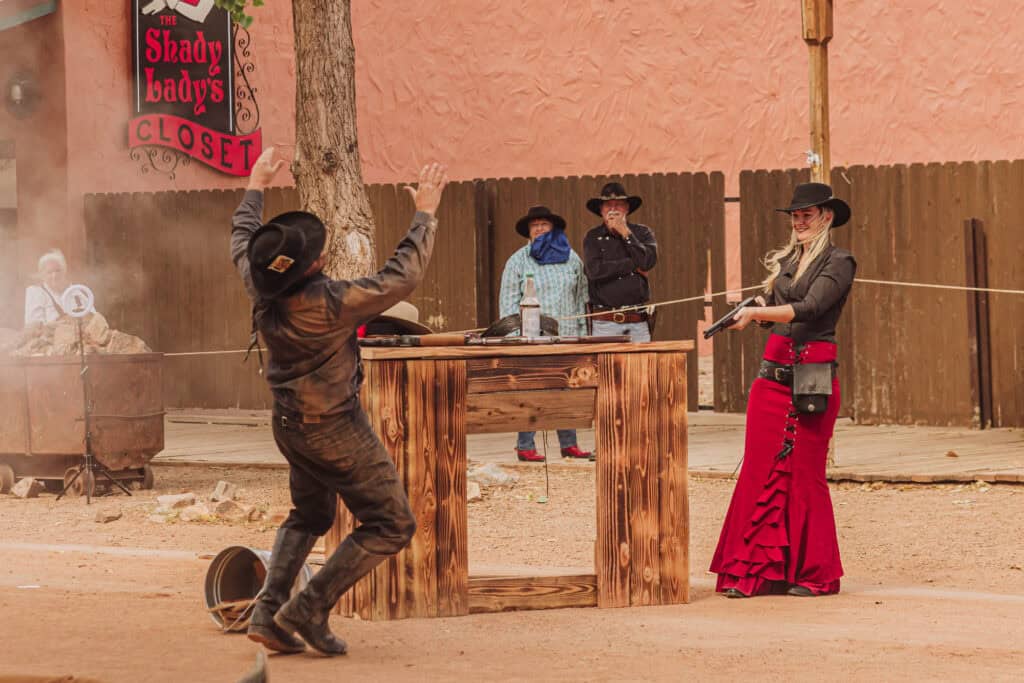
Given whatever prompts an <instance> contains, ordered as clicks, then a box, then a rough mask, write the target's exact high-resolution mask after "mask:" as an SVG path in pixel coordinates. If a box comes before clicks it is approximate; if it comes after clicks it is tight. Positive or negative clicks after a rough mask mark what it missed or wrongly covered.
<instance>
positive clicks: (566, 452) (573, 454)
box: [562, 445, 590, 460]
mask: <svg viewBox="0 0 1024 683" xmlns="http://www.w3.org/2000/svg"><path fill="white" fill-rule="evenodd" d="M562 457H563V458H580V459H588V460H589V459H590V451H585V450H582V449H581V448H580V447H579V446H578V445H577V446H569V447H568V448H563V449H562Z"/></svg>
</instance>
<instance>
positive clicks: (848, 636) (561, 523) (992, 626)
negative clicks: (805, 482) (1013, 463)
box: [0, 466, 1024, 682]
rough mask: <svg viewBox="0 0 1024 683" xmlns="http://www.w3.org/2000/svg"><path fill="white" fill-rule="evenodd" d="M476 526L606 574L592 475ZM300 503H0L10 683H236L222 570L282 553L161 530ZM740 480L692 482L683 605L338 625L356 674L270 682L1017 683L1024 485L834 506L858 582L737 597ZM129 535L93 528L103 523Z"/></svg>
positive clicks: (174, 483) (273, 485) (575, 477)
mask: <svg viewBox="0 0 1024 683" xmlns="http://www.w3.org/2000/svg"><path fill="white" fill-rule="evenodd" d="M515 471H517V472H518V473H519V474H520V475H521V479H520V481H519V482H518V483H517V484H516V485H515V486H514V487H512V488H508V489H487V490H486V491H485V498H484V500H483V501H481V502H477V503H473V504H471V506H470V513H469V523H470V525H469V533H470V563H471V566H472V567H477V568H482V567H493V566H531V567H573V568H588V567H591V566H592V557H593V539H594V533H595V532H594V526H595V525H594V498H593V493H592V492H593V473H592V470H591V469H580V468H571V467H552V468H551V470H550V493H549V500H548V502H547V503H539V502H538V499H539V497H540V496H543V495H545V486H544V473H543V469H542V468H540V467H534V466H531V467H517V468H515ZM218 479H228V480H230V481H232V482H233V483H235V484H236V485H238V486H239V488H240V498H241V500H242V501H243V502H246V503H251V504H255V505H257V506H259V507H261V508H270V507H273V506H278V505H286V504H287V489H286V482H287V474H286V473H285V472H282V471H274V470H246V469H230V470H227V469H217V468H212V467H205V468H201V467H160V468H158V469H157V487H158V490H157V491H155V492H136V495H135V496H134V497H132V498H127V497H123V496H122V497H115V498H104V499H99V500H97V501H94V503H93V505H92V506H91V507H87V506H86V505H85V502H84V500H80V499H78V500H64V501H60V502H58V501H56V500H55V497H54V496H52V495H49V494H44V495H43V496H42V497H41V498H39V499H36V500H28V501H25V500H19V499H15V498H12V497H7V496H4V497H0V529H2V531H0V616H2V619H0V643H2V644H3V648H2V650H0V682H2V681H4V680H5V679H4V678H3V676H4V675H5V674H6V675H11V674H36V675H41V674H46V675H57V674H70V673H73V674H75V675H78V676H91V677H95V678H96V679H99V680H101V681H139V680H147V681H165V680H166V681H182V680H189V681H191V680H203V681H233V680H236V679H237V678H238V677H239V676H241V674H242V673H244V672H245V670H246V669H248V668H249V666H250V665H251V663H252V661H253V659H254V656H255V652H256V646H255V645H254V644H253V643H250V642H249V641H248V640H246V639H245V638H244V637H241V636H238V635H223V634H221V633H220V632H219V631H218V630H217V628H216V627H215V626H214V624H213V623H212V622H211V621H210V619H209V618H208V617H207V616H206V614H205V613H204V609H203V608H204V605H203V602H202V582H203V578H204V576H205V573H206V569H207V566H208V565H209V559H208V558H209V557H210V554H212V553H216V552H217V551H218V550H220V549H221V548H223V547H225V546H227V545H234V544H242V545H250V546H253V547H259V548H269V547H270V545H271V543H272V539H273V534H274V529H273V528H270V527H269V526H268V525H267V524H266V523H261V522H247V523H235V524H229V523H220V522H209V523H191V524H186V523H182V522H167V523H157V522H153V521H150V520H149V519H148V517H149V515H150V513H151V512H152V510H153V509H154V508H155V507H156V501H155V496H156V495H157V494H161V493H169V492H180V491H184V490H189V491H194V492H196V493H197V494H200V495H208V494H209V493H210V492H211V491H212V490H213V487H214V485H215V484H216V482H217V480H218ZM731 490H732V485H731V482H727V481H717V480H699V479H698V480H692V481H691V489H690V508H691V509H690V517H691V574H692V581H693V586H694V590H693V600H692V602H691V603H690V604H689V605H680V606H672V607H660V608H644V609H622V610H596V609H587V610H554V611H549V612H528V613H513V614H502V615H478V616H470V617H461V618H455V619H432V620H407V621H401V622H387V623H379V622H378V623H368V622H362V621H358V620H349V619H343V618H340V617H338V618H336V619H335V620H334V627H335V629H336V630H338V631H339V632H341V633H342V634H343V635H344V636H345V637H346V639H347V640H348V641H349V644H350V650H351V652H350V654H349V656H347V657H344V658H341V659H335V660H328V659H324V658H320V657H314V656H312V655H302V656H298V657H289V658H285V657H272V658H271V659H270V670H271V675H272V678H273V680H278V681H314V680H317V681H320V680H324V679H328V680H330V679H339V678H341V677H354V676H358V677H363V678H370V679H373V680H377V679H385V678H387V679H391V680H424V679H451V678H456V677H474V678H486V679H497V680H527V679H529V680H556V679H558V680H565V679H571V680H640V679H647V680H650V679H658V680H679V679H680V678H683V677H690V676H697V677H700V678H702V679H711V680H730V679H736V678H740V677H744V678H754V679H758V680H783V679H785V680H812V679H813V680H821V679H844V680H851V679H852V680H879V679H885V680H893V679H913V680H917V679H942V680H981V679H985V680H1011V679H1017V677H1018V676H1019V674H1020V671H1021V670H1024V625H1022V624H1024V619H1021V618H1020V615H1021V614H1022V613H1024V597H1022V596H1024V544H1022V542H1021V539H1022V538H1024V487H1020V486H1003V485H998V486H977V485H969V486H927V487H926V486H909V485H908V486H896V487H892V486H879V485H874V486H873V487H870V486H864V485H838V486H834V487H833V488H832V492H833V500H834V503H835V512H836V518H837V522H838V526H839V536H840V545H841V549H842V553H843V561H844V565H845V568H846V574H847V576H846V578H844V586H843V593H841V594H840V595H838V596H834V597H827V598H816V599H799V598H792V597H771V598H756V599H751V600H742V601H733V600H726V599H724V598H722V597H720V596H716V595H714V594H713V592H712V590H711V587H712V580H711V576H710V575H708V574H707V573H706V572H705V571H704V569H705V568H706V567H707V564H708V560H709V558H710V556H711V553H712V551H713V550H714V544H715V541H716V540H717V534H718V529H719V525H720V523H721V520H722V517H723V516H724V513H725V509H726V506H727V504H728V500H729V496H730V494H731ZM107 507H119V508H120V509H121V511H122V512H123V517H122V518H121V519H120V520H118V521H115V522H112V523H109V524H98V523H96V522H95V521H93V518H94V517H95V513H96V510H97V509H98V508H107Z"/></svg>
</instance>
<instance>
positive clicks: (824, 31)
mask: <svg viewBox="0 0 1024 683" xmlns="http://www.w3.org/2000/svg"><path fill="white" fill-rule="evenodd" d="M800 14H801V18H802V19H803V38H804V42H806V43H807V50H808V53H809V54H808V56H809V57H810V85H811V152H813V154H814V156H813V157H812V158H811V180H813V181H815V182H818V183H829V184H831V182H830V180H831V169H832V166H831V157H830V155H829V132H828V41H830V40H832V0H800Z"/></svg>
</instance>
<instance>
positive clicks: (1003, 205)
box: [715, 161, 1024, 427]
mask: <svg viewBox="0 0 1024 683" xmlns="http://www.w3.org/2000/svg"><path fill="white" fill-rule="evenodd" d="M806 179H807V172H806V170H800V171H745V172H743V173H742V174H741V175H740V197H741V202H740V216H741V217H740V228H741V233H742V272H743V283H744V284H745V285H746V284H754V283H756V282H757V281H758V280H760V279H761V278H762V277H763V275H764V269H763V267H762V266H761V265H760V264H759V263H758V259H759V258H760V257H761V256H762V255H763V254H764V253H765V252H766V251H768V250H769V249H770V248H773V247H775V246H778V245H779V244H781V243H783V242H785V240H786V239H787V236H788V225H787V222H786V218H785V216H783V215H781V214H777V213H775V212H774V210H773V209H774V208H775V207H779V206H785V205H786V204H787V203H788V200H789V198H790V196H791V194H792V188H793V186H794V185H795V184H796V183H798V182H803V181H805V180H806ZM832 182H833V186H834V188H835V192H836V194H837V195H838V196H840V197H843V198H845V199H847V200H848V201H849V202H850V205H851V206H852V208H853V218H852V220H851V222H850V224H849V225H848V226H846V227H843V228H839V229H838V230H837V231H836V233H835V237H836V241H837V243H838V244H840V245H841V246H844V247H846V248H849V249H851V250H852V251H853V252H854V255H855V256H856V258H857V261H858V271H857V276H858V277H859V278H866V279H875V280H887V281H898V282H918V283H938V284H951V285H964V284H966V283H967V281H968V278H969V277H970V275H969V273H970V272H971V271H970V270H969V268H968V262H967V256H966V255H967V254H968V253H969V252H968V250H967V249H966V248H965V247H966V245H965V237H964V235H965V230H964V222H965V220H967V219H971V218H977V219H980V220H981V221H982V223H983V225H984V230H985V234H986V237H987V243H988V250H987V251H988V259H987V266H988V268H987V270H988V286H989V287H993V288H1003V289H1022V288H1024V239H1022V237H1024V230H1022V228H1021V223H1022V219H1021V217H1022V216H1024V192H1022V191H1021V188H1022V187H1024V161H1013V162H1006V161H1000V162H978V163H946V164H927V165H925V164H914V165H910V166H906V165H897V166H853V167H850V168H836V169H834V170H833V172H832ZM972 296H973V295H968V294H966V293H964V292H962V291H953V290H940V289H919V288H908V287H899V286H892V285H878V284H867V283H857V284H855V285H854V291H853V294H852V295H851V297H850V300H849V301H848V303H847V309H846V312H845V314H844V317H843V320H842V323H841V326H840V329H839V330H838V337H839V345H840V376H841V379H842V383H843V404H844V408H843V413H844V414H848V415H852V416H853V417H854V418H855V419H856V420H857V421H858V422H864V423H873V422H887V423H900V424H932V425H972V424H977V423H978V405H977V402H976V400H975V399H973V398H972V381H971V375H972V367H975V358H976V356H975V354H976V349H975V348H973V347H972V344H971V342H970V340H971V328H970V326H969V315H968V313H969V311H970V310H971V309H970V303H971V301H970V298H971V297H972ZM988 307H989V311H990V316H991V317H990V319H991V336H990V342H989V343H990V348H991V362H990V366H991V375H990V377H988V378H983V381H987V382H990V389H991V395H992V411H991V413H992V424H993V425H994V426H1007V427H1009V426H1022V425H1024V296H1020V295H1011V294H1005V295H999V294H993V295H990V296H989V297H988ZM725 308H726V304H725V302H724V301H716V303H715V313H716V314H721V313H723V312H724V311H725ZM765 336H766V333H763V332H761V333H755V334H745V335H721V336H720V337H719V338H716V347H715V408H716V410H724V411H740V410H743V408H744V401H745V398H746V391H747V390H748V388H749V384H750V382H751V380H752V378H753V376H754V374H755V373H756V367H757V362H758V360H759V358H760V354H761V350H762V348H763V345H764V339H765Z"/></svg>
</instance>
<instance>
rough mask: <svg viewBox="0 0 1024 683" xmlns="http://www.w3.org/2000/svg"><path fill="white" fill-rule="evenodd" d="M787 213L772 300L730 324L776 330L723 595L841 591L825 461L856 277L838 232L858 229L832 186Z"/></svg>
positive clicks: (723, 548) (728, 540)
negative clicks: (842, 332) (840, 325)
mask: <svg viewBox="0 0 1024 683" xmlns="http://www.w3.org/2000/svg"><path fill="white" fill-rule="evenodd" d="M779 211H783V212H785V213H788V214H789V217H790V221H791V223H792V233H791V235H790V239H789V244H787V245H786V246H784V247H782V248H781V249H778V250H775V251H772V252H769V254H768V255H767V256H766V257H765V261H764V262H765V265H766V267H767V268H768V271H769V275H768V278H767V279H766V280H765V282H764V286H765V293H766V299H767V300H765V299H762V300H761V301H760V302H759V303H761V304H762V305H760V306H750V307H747V308H743V309H741V310H740V312H739V313H737V315H736V316H735V322H734V324H733V325H732V328H733V329H736V330H742V329H743V328H745V327H746V326H747V325H749V324H750V323H751V322H757V323H760V324H763V325H765V326H770V327H771V329H772V335H771V337H770V338H769V339H768V344H767V346H766V347H765V351H764V360H763V361H762V362H761V368H760V370H759V371H758V375H757V379H755V380H754V384H753V386H751V388H750V396H749V399H748V402H747V432H746V444H745V449H744V455H743V469H742V470H741V471H740V478H739V481H738V482H737V483H736V490H735V491H734V492H733V496H732V502H731V503H730V505H729V512H728V513H727V515H726V518H725V523H724V525H723V526H722V534H721V536H720V538H719V540H718V549H717V550H716V551H715V556H714V559H713V560H712V561H711V571H713V572H716V573H717V574H718V584H717V590H718V591H719V592H722V593H725V594H726V595H727V596H728V597H736V598H740V597H750V596H752V595H765V594H780V593H789V594H790V595H798V596H813V595H826V594H830V593H838V592H839V577H841V576H842V575H843V566H842V563H841V562H840V560H839V543H838V541H837V539H836V524H835V517H834V515H833V512H832V499H831V497H830V496H829V491H828V482H827V481H826V479H825V462H826V459H827V457H828V444H829V440H830V439H831V438H832V429H833V427H834V426H835V422H836V415H837V414H838V412H839V380H838V378H837V377H836V372H835V367H836V363H835V360H836V339H835V334H836V323H837V321H838V320H839V314H840V313H841V312H842V310H843V304H845V303H846V297H847V295H848V294H849V292H850V286H851V285H852V283H853V277H854V274H855V273H856V270H857V263H856V261H854V259H853V255H851V254H850V253H849V252H848V251H845V250H843V249H839V248H837V247H835V246H833V245H832V239H831V230H832V229H833V228H838V227H839V226H841V225H844V224H845V223H846V222H847V221H849V220H850V207H849V206H848V205H847V204H846V202H844V201H843V200H841V199H837V198H835V197H833V196H832V188H830V187H829V186H828V185H824V184H821V183H805V184H803V185H799V186H797V188H796V190H795V192H794V195H793V201H792V202H791V203H790V205H789V206H788V207H786V208H785V209H779ZM801 365H806V367H802V368H800V367H799V366H801ZM794 368H797V369H796V370H794ZM794 374H796V377H797V382H796V384H797V391H798V392H806V393H812V394H814V395H812V396H806V395H805V393H798V395H796V396H795V395H794ZM815 383H817V386H814V385H815ZM808 388H810V390H809V391H808ZM829 388H831V394H829V393H828V392H829Z"/></svg>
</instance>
